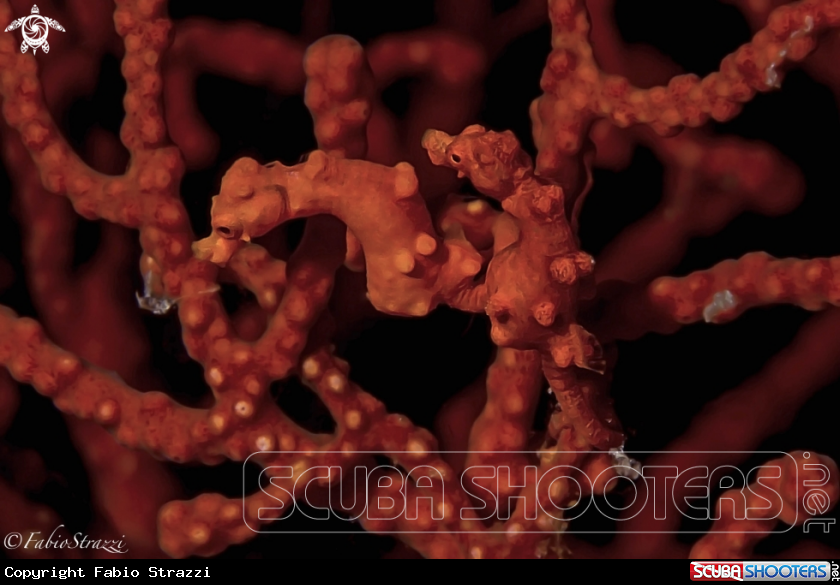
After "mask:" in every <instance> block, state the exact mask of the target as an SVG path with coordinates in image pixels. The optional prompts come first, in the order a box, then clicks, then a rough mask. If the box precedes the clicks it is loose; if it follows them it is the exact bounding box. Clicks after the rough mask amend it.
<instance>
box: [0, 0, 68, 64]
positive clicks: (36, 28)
mask: <svg viewBox="0 0 840 585" xmlns="http://www.w3.org/2000/svg"><path fill="white" fill-rule="evenodd" d="M21 26H22V27H23V30H22V31H21V32H22V33H23V42H22V43H21V44H20V52H21V53H25V52H26V50H27V49H28V48H29V47H32V54H33V55H34V54H35V53H36V52H37V51H38V49H43V50H44V52H45V53H49V52H50V44H49V43H48V42H47V33H48V32H49V29H50V28H54V29H55V30H60V31H61V32H64V27H63V26H61V25H60V24H58V21H57V20H53V19H52V18H47V17H46V16H41V14H40V11H39V10H38V7H37V6H35V5H34V4H33V5H32V14H30V15H29V16H24V17H23V18H18V19H17V20H13V21H12V24H10V25H9V26H7V27H6V32H9V31H12V30H15V29H17V28H20V27H21Z"/></svg>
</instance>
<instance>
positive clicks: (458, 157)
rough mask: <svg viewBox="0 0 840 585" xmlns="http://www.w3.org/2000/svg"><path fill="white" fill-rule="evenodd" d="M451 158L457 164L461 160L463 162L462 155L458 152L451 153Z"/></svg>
mask: <svg viewBox="0 0 840 585" xmlns="http://www.w3.org/2000/svg"><path fill="white" fill-rule="evenodd" d="M449 159H450V160H451V161H452V162H454V163H455V164H456V165H457V164H458V163H459V162H461V157H460V156H458V155H457V154H453V155H451V156H450V157H449Z"/></svg>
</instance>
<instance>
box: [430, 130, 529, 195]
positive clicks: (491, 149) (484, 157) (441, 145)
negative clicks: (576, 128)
mask: <svg viewBox="0 0 840 585" xmlns="http://www.w3.org/2000/svg"><path fill="white" fill-rule="evenodd" d="M423 148H425V149H426V150H427V151H428V153H429V158H430V159H431V161H432V163H434V164H436V165H438V166H445V167H449V168H452V169H455V170H457V171H458V176H459V177H468V178H469V179H470V181H471V182H472V184H473V185H474V186H475V188H476V189H478V191H479V192H480V193H482V194H484V195H487V196H488V197H493V198H494V199H504V198H506V197H508V196H510V195H511V194H512V193H513V189H514V185H515V184H516V183H517V182H518V181H521V180H522V179H523V178H524V177H525V176H527V175H530V174H531V172H532V168H533V167H532V164H531V159H530V157H529V156H528V154H527V153H526V152H525V151H524V150H522V147H521V146H520V145H519V141H518V140H517V139H516V136H515V135H514V134H513V132H511V131H510V130H506V131H504V132H493V131H488V130H487V129H485V128H484V127H483V126H479V125H473V126H467V127H466V128H465V129H464V131H463V132H461V133H460V134H458V135H456V136H450V135H449V134H447V133H446V132H442V131H440V130H428V131H426V134H425V135H424V136H423Z"/></svg>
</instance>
